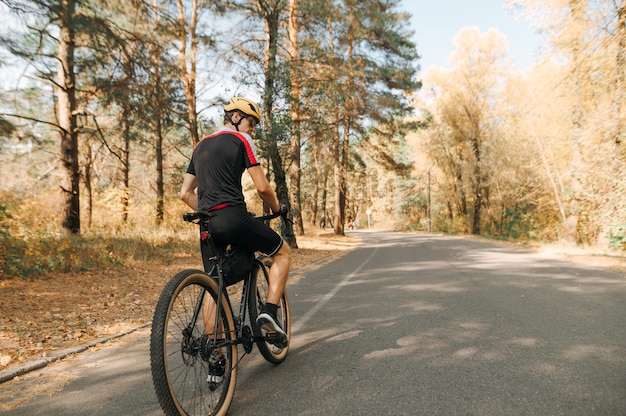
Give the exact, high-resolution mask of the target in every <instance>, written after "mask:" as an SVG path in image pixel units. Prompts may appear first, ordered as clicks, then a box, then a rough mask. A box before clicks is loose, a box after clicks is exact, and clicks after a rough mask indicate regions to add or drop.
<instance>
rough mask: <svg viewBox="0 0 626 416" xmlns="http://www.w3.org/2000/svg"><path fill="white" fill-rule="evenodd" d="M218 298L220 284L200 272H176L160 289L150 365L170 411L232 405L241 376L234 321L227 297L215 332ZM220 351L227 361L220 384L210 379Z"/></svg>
mask: <svg viewBox="0 0 626 416" xmlns="http://www.w3.org/2000/svg"><path fill="white" fill-rule="evenodd" d="M202 299H204V300H202ZM210 300H213V302H210ZM216 301H217V284H216V283H215V281H214V280H213V279H212V278H211V277H209V276H208V275H207V274H205V273H204V272H201V271H198V270H185V271H183V272H180V273H178V274H177V275H176V276H174V277H173V278H172V279H171V280H170V281H169V283H168V284H167V285H166V286H165V288H164V289H163V292H162V293H161V297H160V298H159V301H158V303H157V306H156V309H155V312H154V318H153V320H152V332H151V335H150V366H151V370H152V381H153V383H154V388H155V390H156V394H157V397H158V399H159V403H160V404H161V408H162V409H163V411H164V412H165V414H166V415H204V416H206V415H225V414H226V412H227V411H228V408H229V407H230V404H231V402H232V399H233V394H234V392H235V383H236V380H237V344H236V342H235V336H236V335H235V325H234V322H233V317H232V312H231V309H230V306H229V304H228V298H227V297H226V296H223V297H222V306H221V308H220V310H219V313H218V316H219V325H218V330H217V331H215V330H213V327H214V326H215V320H214V319H215V318H214V317H215V305H216ZM210 305H212V307H211V306H210ZM194 315H196V320H195V322H194ZM213 340H217V341H216V342H214V341H213ZM216 343H217V344H218V345H216ZM216 351H218V354H220V355H221V356H222V357H224V358H225V359H226V367H225V372H224V376H223V381H221V383H219V384H216V383H209V382H208V381H207V377H208V375H209V360H210V359H211V356H212V355H213V354H214V352H216Z"/></svg>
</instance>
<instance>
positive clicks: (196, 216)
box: [183, 210, 290, 222]
mask: <svg viewBox="0 0 626 416" xmlns="http://www.w3.org/2000/svg"><path fill="white" fill-rule="evenodd" d="M285 214H286V212H283V211H279V212H274V213H273V214H267V215H262V216H260V217H254V218H255V219H257V220H261V221H267V220H273V219H274V218H278V217H283V218H284V219H285V220H286V221H290V220H289V219H288V218H287V217H286V216H285ZM213 215H214V214H213V213H211V212H207V211H202V210H198V211H194V212H185V213H184V214H183V219H184V220H185V221H187V222H194V221H195V220H201V221H205V220H208V219H209V218H211V217H212V216H213Z"/></svg>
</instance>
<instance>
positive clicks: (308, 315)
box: [291, 247, 378, 333]
mask: <svg viewBox="0 0 626 416" xmlns="http://www.w3.org/2000/svg"><path fill="white" fill-rule="evenodd" d="M377 251H378V247H376V248H375V249H374V251H373V252H372V254H370V256H369V257H368V258H367V259H365V261H364V262H363V263H361V264H360V265H359V267H357V268H356V269H355V270H354V271H353V272H352V273H350V274H349V275H347V276H346V277H344V278H343V280H341V281H340V282H339V283H338V284H337V286H335V287H334V288H333V289H332V290H331V291H330V292H328V293H327V294H326V295H324V297H323V298H322V299H320V300H319V302H317V303H316V304H315V305H314V306H313V307H312V308H311V309H309V310H308V312H307V313H305V314H304V315H302V316H301V317H300V319H298V320H297V321H296V323H294V324H293V325H292V326H291V332H292V333H294V332H298V330H300V328H302V326H304V324H305V323H306V322H307V321H308V320H309V319H310V318H311V317H313V315H315V314H316V313H317V312H318V311H319V310H320V309H322V306H324V305H325V304H326V302H328V301H329V300H331V299H332V297H333V296H335V294H336V293H337V292H339V289H341V287H342V286H345V285H346V284H348V282H350V280H352V278H353V277H354V276H356V275H357V273H359V271H361V269H362V268H363V267H364V266H365V265H366V264H367V263H369V261H370V260H371V259H372V257H374V254H376V252H377Z"/></svg>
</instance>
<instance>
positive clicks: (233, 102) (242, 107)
mask: <svg viewBox="0 0 626 416" xmlns="http://www.w3.org/2000/svg"><path fill="white" fill-rule="evenodd" d="M235 110H239V111H241V112H242V113H244V114H246V115H249V116H250V117H253V118H254V119H256V122H257V124H259V123H260V122H261V110H259V106H258V105H256V104H255V103H254V102H253V101H250V100H248V99H247V98H244V97H233V98H231V99H230V101H229V102H228V104H226V105H225V106H224V111H225V112H227V113H228V112H230V111H235Z"/></svg>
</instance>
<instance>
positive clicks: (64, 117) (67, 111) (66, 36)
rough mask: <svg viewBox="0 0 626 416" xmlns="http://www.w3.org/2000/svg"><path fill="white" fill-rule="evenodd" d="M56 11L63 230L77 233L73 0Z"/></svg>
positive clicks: (62, 4)
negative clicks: (57, 15) (58, 31)
mask: <svg viewBox="0 0 626 416" xmlns="http://www.w3.org/2000/svg"><path fill="white" fill-rule="evenodd" d="M61 6H62V11H60V12H59V15H60V17H61V19H60V20H59V29H60V34H59V51H58V54H57V57H58V59H59V64H58V73H57V88H56V90H57V100H58V106H59V113H58V115H59V127H60V128H61V163H62V166H63V178H62V179H61V189H62V191H63V196H64V201H63V211H64V212H63V223H62V227H63V230H64V231H65V232H66V233H72V234H78V233H80V172H79V167H78V129H77V126H76V115H75V113H76V111H75V110H76V83H75V74H74V48H75V33H74V27H73V25H74V22H73V18H74V13H75V10H76V2H75V1H74V0H61Z"/></svg>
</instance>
